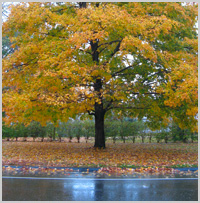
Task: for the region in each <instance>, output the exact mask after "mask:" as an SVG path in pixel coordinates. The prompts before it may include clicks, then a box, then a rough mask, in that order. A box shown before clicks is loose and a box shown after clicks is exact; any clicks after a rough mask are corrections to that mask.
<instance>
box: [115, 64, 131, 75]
mask: <svg viewBox="0 0 200 203" xmlns="http://www.w3.org/2000/svg"><path fill="white" fill-rule="evenodd" d="M132 67H133V66H128V67H126V68H123V69H121V70H119V71H117V72H115V73H113V74H112V77H114V76H116V75H117V74H118V73H121V72H123V71H125V70H127V69H129V68H132Z"/></svg>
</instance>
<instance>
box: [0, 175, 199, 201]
mask: <svg viewBox="0 0 200 203" xmlns="http://www.w3.org/2000/svg"><path fill="white" fill-rule="evenodd" d="M2 183H3V200H9V201H23V200H26V201H38V200H40V201H142V200H149V201H157V200H159V201H197V199H198V181H197V179H196V180H192V179H184V180H183V179H177V180H174V179H173V180H172V179H166V180H163V179H162V180H159V179H157V180H151V179H148V180H142V179H133V180H130V179H124V180H123V179H115V180H114V179H112V180H110V179H102V180H101V179H94V178H93V179H92V178H90V179H59V180H57V179H22V178H21V179H13V178H3V181H2Z"/></svg>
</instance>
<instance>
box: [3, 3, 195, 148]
mask: <svg viewBox="0 0 200 203" xmlns="http://www.w3.org/2000/svg"><path fill="white" fill-rule="evenodd" d="M197 14H198V13H197V5H191V4H189V3H186V5H184V6H183V5H182V4H181V3H174V2H162V3H160V2H153V3H149V2H128V3H121V2H119V3H104V2H102V3H82V2H79V3H46V2H45V3H34V2H29V3H19V4H17V5H12V6H11V13H10V15H9V17H8V20H7V21H6V22H5V23H3V35H4V36H9V39H10V41H11V43H13V45H12V47H18V48H17V49H16V50H15V51H14V53H13V54H9V55H8V56H7V57H5V59H4V60H3V87H5V86H6V87H10V89H5V90H4V92H3V110H5V111H6V114H7V115H8V116H7V117H6V118H5V119H4V120H5V122H6V123H10V122H11V121H13V120H16V119H17V120H18V121H19V122H30V121H31V120H37V121H39V122H41V123H42V124H43V125H45V124H46V122H47V121H48V122H50V121H53V122H54V123H55V122H56V121H58V120H61V121H67V120H68V118H69V117H73V116H75V115H76V114H77V113H88V114H89V115H93V116H94V118H95V144H94V146H95V147H99V148H102V147H103V148H104V147H105V135H104V117H105V116H109V113H110V112H109V110H110V109H113V110H114V111H116V112H121V113H122V114H124V113H127V110H128V112H129V114H130V115H132V116H134V117H139V118H142V117H143V116H146V117H147V118H148V119H149V120H152V121H153V122H155V121H158V120H159V121H160V120H161V121H162V120H163V119H165V118H168V117H169V116H172V117H173V118H174V119H177V122H178V123H179V125H181V126H182V127H183V126H184V125H185V124H187V127H190V128H194V126H196V119H195V118H194V116H195V115H196V114H197V87H198V86H197V84H198V83H197V41H198V40H197V32H196V28H195V23H196V22H197ZM16 33H17V35H16ZM182 72H183V73H182ZM192 78H194V80H193V79H192ZM183 95H184V96H183ZM177 98H179V99H177ZM174 99H175V100H174Z"/></svg>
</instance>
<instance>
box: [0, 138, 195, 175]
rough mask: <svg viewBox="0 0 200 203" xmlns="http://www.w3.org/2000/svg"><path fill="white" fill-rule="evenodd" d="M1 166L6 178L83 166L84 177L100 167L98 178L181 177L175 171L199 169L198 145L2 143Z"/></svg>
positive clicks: (75, 169)
mask: <svg viewBox="0 0 200 203" xmlns="http://www.w3.org/2000/svg"><path fill="white" fill-rule="evenodd" d="M2 165H3V174H7V175H8V174H11V175H14V174H18V173H20V174H23V175H25V174H26V175H27V174H45V175H55V174H56V175H59V174H60V175H70V174H71V173H73V172H74V174H76V172H78V171H79V168H83V167H84V168H86V170H85V171H84V172H82V175H84V174H89V172H90V170H91V168H97V169H96V171H93V172H94V173H95V174H96V175H97V177H98V175H100V174H101V175H102V174H103V175H104V176H112V175H113V174H115V175H118V176H119V175H120V176H122V175H125V176H126V175H133V174H143V175H144V174H173V173H180V174H181V173H183V172H180V171H178V170H176V169H175V168H180V167H197V165H198V145H197V143H190V144H183V143H178V144H176V143H171V144H170V143H168V144H139V143H138V144H132V143H126V144H111V143H108V144H107V146H106V149H95V148H93V144H91V143H55V142H52V143H48V142H47V143H40V142H3V144H2ZM13 166H17V167H13ZM197 172H198V171H196V172H195V173H196V174H197ZM187 174H188V175H190V171H187ZM76 176H78V173H77V174H76Z"/></svg>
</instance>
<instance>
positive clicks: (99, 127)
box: [94, 102, 106, 148]
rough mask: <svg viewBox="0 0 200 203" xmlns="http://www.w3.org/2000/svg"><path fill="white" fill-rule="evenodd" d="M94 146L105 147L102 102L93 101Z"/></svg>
mask: <svg viewBox="0 0 200 203" xmlns="http://www.w3.org/2000/svg"><path fill="white" fill-rule="evenodd" d="M94 147H98V148H105V147H106V146H105V134H104V111H103V104H102V103H101V104H98V103H97V102H96V103H95V144H94Z"/></svg>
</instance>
